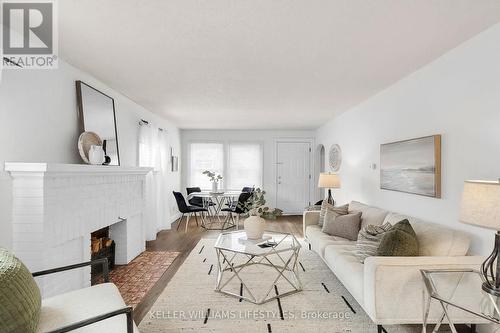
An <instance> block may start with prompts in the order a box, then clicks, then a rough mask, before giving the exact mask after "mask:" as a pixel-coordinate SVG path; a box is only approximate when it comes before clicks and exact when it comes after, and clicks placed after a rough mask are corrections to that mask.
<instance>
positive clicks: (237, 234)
mask: <svg viewBox="0 0 500 333" xmlns="http://www.w3.org/2000/svg"><path fill="white" fill-rule="evenodd" d="M214 247H215V251H216V253H217V280H216V286H215V290H216V291H218V292H220V293H223V294H226V295H230V296H234V297H236V298H239V299H240V300H246V301H249V302H251V303H254V304H263V303H266V302H269V301H271V300H273V299H276V298H280V297H284V296H287V295H291V294H294V293H297V292H299V291H301V290H302V284H301V282H300V279H299V276H298V265H299V262H298V256H299V251H300V248H301V245H300V243H299V241H298V240H297V239H296V238H295V236H294V235H292V234H288V233H278V232H271V231H266V232H265V233H264V235H263V237H262V239H259V240H251V239H247V237H246V233H245V231H232V232H222V233H221V234H220V235H219V237H218V238H217V241H216V242H215V246H214ZM278 285H279V289H281V292H280V291H279V289H278ZM238 290H239V292H238Z"/></svg>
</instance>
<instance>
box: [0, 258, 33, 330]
mask: <svg viewBox="0 0 500 333" xmlns="http://www.w3.org/2000/svg"><path fill="white" fill-rule="evenodd" d="M41 303H42V299H41V296H40V290H39V289H38V286H37V284H36V282H35V280H34V279H33V276H32V275H31V273H30V271H29V270H28V269H27V268H26V266H24V264H23V263H22V262H21V261H20V260H19V259H17V258H16V257H15V256H14V255H13V254H12V253H10V252H9V251H7V250H6V249H2V248H0V332H2V333H32V332H35V331H36V328H37V326H38V320H39V319H40V309H41Z"/></svg>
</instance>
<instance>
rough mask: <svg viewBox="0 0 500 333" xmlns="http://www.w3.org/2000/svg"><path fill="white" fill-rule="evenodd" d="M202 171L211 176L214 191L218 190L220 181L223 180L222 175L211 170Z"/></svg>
mask: <svg viewBox="0 0 500 333" xmlns="http://www.w3.org/2000/svg"><path fill="white" fill-rule="evenodd" d="M202 173H203V174H204V175H207V177H208V178H210V181H211V182H212V192H217V187H218V185H219V181H221V180H222V176H221V175H219V174H216V173H215V172H212V171H209V170H205V171H203V172H202Z"/></svg>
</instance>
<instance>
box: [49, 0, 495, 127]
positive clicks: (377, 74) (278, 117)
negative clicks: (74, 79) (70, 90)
mask: <svg viewBox="0 0 500 333" xmlns="http://www.w3.org/2000/svg"><path fill="white" fill-rule="evenodd" d="M58 4H59V20H60V25H59V32H60V40H59V47H60V54H61V56H62V57H63V58H64V59H66V60H67V61H68V62H69V63H71V64H73V65H75V66H77V67H79V68H81V69H83V70H85V71H88V72H90V73H91V74H93V75H94V76H96V77H97V78H99V79H101V80H102V81H104V82H105V83H107V84H108V85H110V86H111V87H113V88H115V89H116V90H118V91H120V92H121V93H123V94H125V95H127V96H129V97H130V98H131V99H133V100H135V101H136V102H137V103H139V104H141V105H143V106H145V107H146V108H148V109H150V110H151V111H153V112H156V113H158V114H160V115H163V116H164V117H166V118H168V119H170V120H172V121H173V122H174V123H175V124H177V125H178V126H179V127H181V128H256V129H257V128H258V129H261V128H262V129H264V128H267V129H281V128H297V129H300V128H303V129H311V128H316V127H318V126H320V125H321V124H323V123H324V122H325V121H328V120H330V119H331V118H333V117H334V116H335V115H337V114H339V113H341V112H343V111H345V110H347V109H349V108H350V107H352V106H354V105H356V104H358V103H360V102H362V101H363V100H366V99H367V98H369V97H370V96H372V95H374V94H375V93H377V92H379V91H381V90H382V89H384V88H386V87H388V86H389V85H391V84H392V83H394V82H396V81H397V80H399V79H401V78H403V77H405V76H406V75H408V74H410V73H411V72H413V71H415V70H416V69H418V68H419V67H421V66H423V65H425V64H427V63H429V62H430V61H432V60H433V59H435V58H437V57H438V56H440V55H441V54H443V53H445V52H446V51H448V50H450V49H452V48H454V47H455V46H457V45H458V44H460V43H462V42H463V41H465V40H467V39H469V38H471V37H472V36H474V35H476V34H477V33H479V32H480V31H482V30H484V29H486V28H488V27H489V26H491V25H493V24H494V23H496V22H499V21H500V0H481V1H478V0H405V1H402V0H376V1H366V0H272V1H270V0H245V1H243V0H205V1H202V0H168V1H167V0H86V1H82V0H64V1H58Z"/></svg>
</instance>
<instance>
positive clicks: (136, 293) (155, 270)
mask: <svg viewBox="0 0 500 333" xmlns="http://www.w3.org/2000/svg"><path fill="white" fill-rule="evenodd" d="M178 255H179V252H170V251H145V252H142V253H141V254H140V255H138V256H137V257H136V258H135V259H134V260H132V261H131V262H130V263H128V264H127V265H120V266H115V268H114V269H113V270H112V271H110V273H109V280H110V282H113V283H114V284H116V286H117V287H118V290H119V291H120V294H122V297H123V300H124V301H125V304H127V305H130V306H133V307H135V306H136V305H137V304H139V303H140V302H141V301H142V299H143V298H144V296H145V295H146V294H147V292H148V291H149V290H150V289H151V288H152V287H153V286H154V285H155V283H156V282H157V281H158V280H159V279H160V278H161V276H162V275H163V273H165V271H166V270H167V269H168V268H169V267H170V265H171V264H172V263H173V262H174V260H175V259H176V258H177V256H178Z"/></svg>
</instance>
